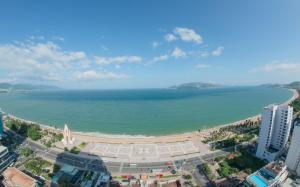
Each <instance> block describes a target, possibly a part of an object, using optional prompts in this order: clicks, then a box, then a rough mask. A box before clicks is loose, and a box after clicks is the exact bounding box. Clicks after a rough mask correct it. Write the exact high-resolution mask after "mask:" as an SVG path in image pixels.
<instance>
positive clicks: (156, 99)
mask: <svg viewBox="0 0 300 187" xmlns="http://www.w3.org/2000/svg"><path fill="white" fill-rule="evenodd" d="M291 96H292V92H290V91H289V90H287V89H280V88H265V87H231V88H219V89H207V90H201V91H179V90H171V89H146V90H77V91H76V90H64V91H52V92H31V93H1V94H0V107H1V108H2V109H3V110H4V111H5V112H6V113H10V114H13V115H15V116H17V117H20V118H24V119H28V120H31V121H36V122H39V123H42V124H46V125H53V126H54V125H55V126H57V127H62V126H63V124H64V123H67V124H69V126H70V128H71V129H72V130H75V131H86V132H100V133H109V134H134V135H137V134H143V135H162V134H172V133H179V132H187V131H192V130H198V129H203V128H209V127H213V126H217V125H221V124H226V123H230V122H234V121H237V120H241V119H244V118H247V117H250V116H253V115H256V114H258V113H260V112H261V110H262V108H263V107H264V106H266V105H268V104H271V103H276V102H277V103H282V102H284V101H286V100H288V98H290V97H291Z"/></svg>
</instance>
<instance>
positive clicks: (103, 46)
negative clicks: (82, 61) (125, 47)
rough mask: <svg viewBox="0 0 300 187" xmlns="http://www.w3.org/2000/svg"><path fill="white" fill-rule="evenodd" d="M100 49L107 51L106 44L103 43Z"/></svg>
mask: <svg viewBox="0 0 300 187" xmlns="http://www.w3.org/2000/svg"><path fill="white" fill-rule="evenodd" d="M101 49H102V50H103V51H109V48H108V47H107V46H105V45H101Z"/></svg>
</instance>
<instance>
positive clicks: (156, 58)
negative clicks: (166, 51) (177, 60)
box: [152, 55, 169, 62]
mask: <svg viewBox="0 0 300 187" xmlns="http://www.w3.org/2000/svg"><path fill="white" fill-rule="evenodd" d="M168 59H169V55H161V56H157V57H154V58H153V60H152V62H160V61H165V60H168Z"/></svg>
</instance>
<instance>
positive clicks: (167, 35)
mask: <svg viewBox="0 0 300 187" xmlns="http://www.w3.org/2000/svg"><path fill="white" fill-rule="evenodd" d="M164 38H165V40H166V41H168V42H172V41H174V40H177V38H176V36H175V35H174V34H166V35H165V36H164Z"/></svg>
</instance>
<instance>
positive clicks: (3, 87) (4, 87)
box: [0, 83, 60, 92]
mask: <svg viewBox="0 0 300 187" xmlns="http://www.w3.org/2000/svg"><path fill="white" fill-rule="evenodd" d="M59 89H60V88H59V87H56V86H47V85H33V84H10V83H0V92H13V91H42V90H59Z"/></svg>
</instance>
